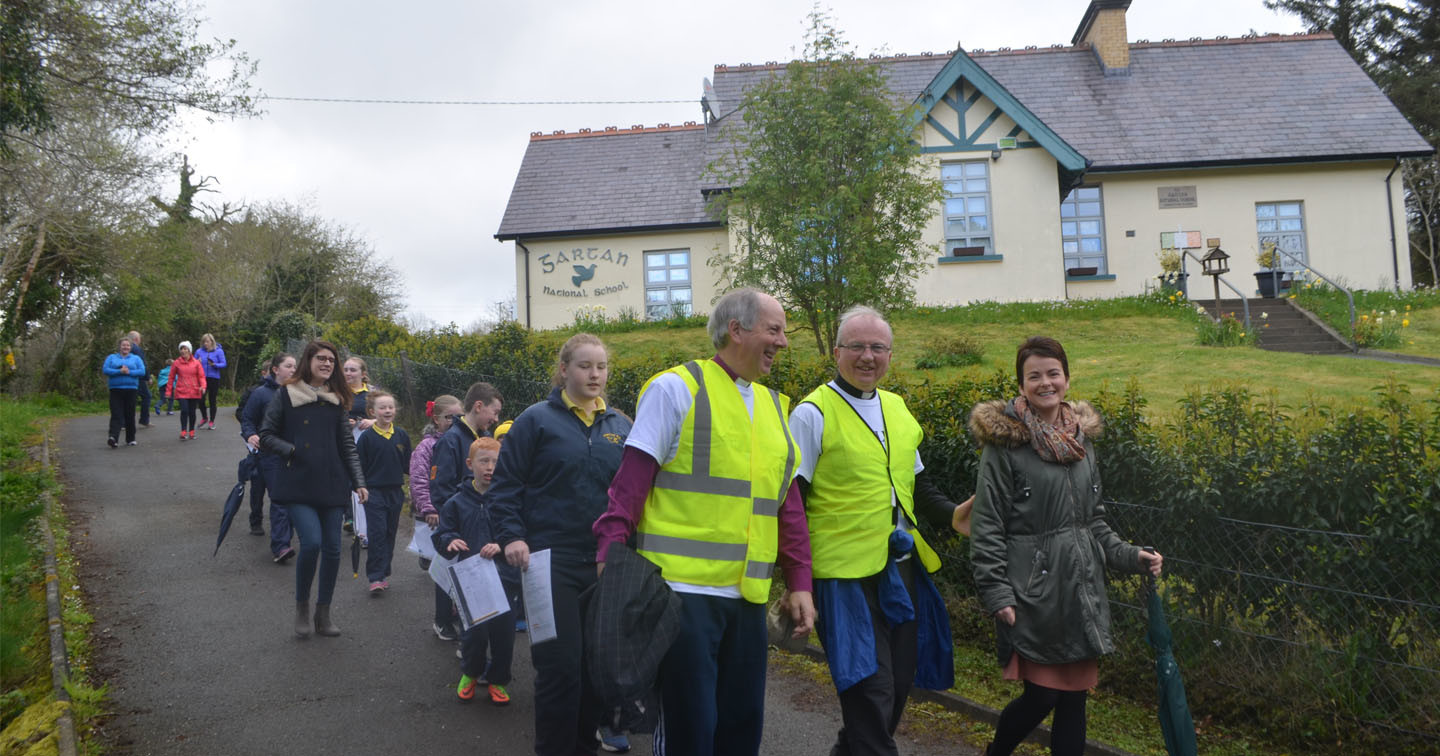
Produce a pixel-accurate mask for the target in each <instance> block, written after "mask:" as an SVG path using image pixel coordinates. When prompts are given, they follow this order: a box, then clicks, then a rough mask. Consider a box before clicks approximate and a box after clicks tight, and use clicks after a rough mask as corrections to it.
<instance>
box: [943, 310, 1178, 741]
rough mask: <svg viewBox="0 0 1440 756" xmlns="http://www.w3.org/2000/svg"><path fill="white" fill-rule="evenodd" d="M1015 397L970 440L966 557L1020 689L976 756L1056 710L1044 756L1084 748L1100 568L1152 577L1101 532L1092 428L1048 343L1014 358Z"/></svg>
mask: <svg viewBox="0 0 1440 756" xmlns="http://www.w3.org/2000/svg"><path fill="white" fill-rule="evenodd" d="M1015 373H1016V378H1017V379H1018V380H1019V382H1020V395H1019V396H1018V397H1016V398H1015V399H1012V400H1011V401H1009V402H1004V401H990V402H984V403H981V404H979V405H976V407H975V409H974V411H973V412H972V413H971V414H970V432H971V433H973V434H974V436H975V438H976V439H977V440H978V441H980V443H981V444H983V445H984V451H983V452H982V454H981V457H980V479H979V481H978V483H977V485H976V492H975V507H974V512H973V515H972V521H971V530H972V533H971V540H970V560H971V563H972V565H973V568H974V573H975V584H976V587H977V588H978V590H979V593H980V600H981V602H982V603H983V604H984V606H985V609H986V611H988V612H990V613H991V614H993V615H994V617H995V632H996V636H997V648H998V656H999V660H1000V664H1001V666H1002V667H1003V668H1004V676H1005V678H1006V679H1009V680H1020V681H1022V682H1023V683H1024V686H1025V690H1024V692H1023V693H1022V694H1021V695H1020V697H1019V698H1016V699H1015V700H1013V701H1011V702H1010V704H1009V705H1007V706H1006V707H1005V710H1004V711H1003V712H1002V713H1001V715H1000V723H999V725H997V726H996V730H995V740H994V741H992V742H991V743H990V746H989V747H988V748H987V749H986V751H985V753H986V754H987V756H1009V754H1010V753H1011V751H1013V750H1014V748H1015V746H1017V745H1019V744H1020V742H1021V741H1022V740H1024V739H1025V737H1026V736H1027V735H1029V734H1030V731H1031V730H1034V729H1035V727H1036V726H1037V725H1039V724H1040V722H1042V721H1044V719H1045V717H1046V716H1049V714H1050V712H1051V711H1054V712H1055V718H1054V721H1053V722H1052V723H1051V730H1052V736H1051V746H1050V752H1051V753H1052V754H1055V756H1069V755H1072V754H1080V753H1083V752H1084V750H1085V699H1086V694H1087V692H1088V691H1089V690H1090V688H1093V687H1094V686H1095V684H1096V681H1097V677H1098V663H1097V662H1098V659H1099V658H1100V656H1101V655H1102V654H1108V653H1110V652H1111V651H1114V650H1115V645H1114V643H1113V642H1112V641H1111V639H1110V605H1109V602H1108V601H1107V600H1106V598H1105V568H1106V567H1107V566H1108V567H1110V568H1111V569H1114V570H1118V571H1122V572H1132V573H1142V572H1146V571H1149V572H1150V573H1152V574H1155V575H1159V574H1160V567H1161V563H1162V559H1161V557H1160V555H1159V554H1158V553H1154V552H1145V551H1141V550H1140V548H1139V547H1137V546H1132V545H1130V544H1128V543H1126V542H1125V541H1123V540H1121V538H1120V536H1118V535H1116V534H1115V531H1113V530H1111V529H1110V526H1109V525H1107V524H1105V508H1104V506H1103V505H1102V504H1101V487H1100V468H1099V464H1098V463H1097V461H1096V459H1095V447H1094V446H1092V445H1091V439H1093V438H1095V437H1096V436H1098V435H1099V434H1100V431H1101V427H1102V424H1101V420H1100V416H1099V414H1097V413H1096V412H1095V410H1094V408H1092V407H1091V406H1090V405H1089V404H1087V403H1085V402H1067V401H1065V392H1066V390H1068V389H1069V387H1070V364H1069V360H1068V359H1067V358H1066V356H1065V348H1064V347H1062V346H1061V345H1060V342H1058V341H1056V340H1055V339H1051V338H1046V337H1043V336H1036V337H1033V338H1030V339H1028V340H1027V341H1025V343H1023V344H1021V345H1020V349H1019V351H1018V352H1017V353H1016V355H1015Z"/></svg>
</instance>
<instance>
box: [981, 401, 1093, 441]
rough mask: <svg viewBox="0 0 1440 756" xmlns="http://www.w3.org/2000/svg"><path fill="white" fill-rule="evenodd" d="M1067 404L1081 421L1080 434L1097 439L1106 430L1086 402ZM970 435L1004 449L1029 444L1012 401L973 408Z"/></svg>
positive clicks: (1027, 436)
mask: <svg viewBox="0 0 1440 756" xmlns="http://www.w3.org/2000/svg"><path fill="white" fill-rule="evenodd" d="M1066 404H1069V405H1070V408H1071V409H1073V410H1075V417H1076V418H1077V419H1078V420H1079V421H1080V431H1081V432H1082V433H1084V434H1085V438H1086V439H1087V440H1093V439H1096V438H1099V437H1100V434H1101V433H1102V432H1104V430H1105V422H1104V420H1102V419H1101V418H1100V413H1099V412H1097V411H1095V408H1094V407H1092V406H1091V405H1090V403H1089V402H1085V401H1075V402H1066ZM970 435H972V436H974V437H975V440H976V441H978V442H980V443H981V444H990V445H992V446H999V447H1002V448H1006V449H1013V448H1015V447H1017V446H1024V445H1025V444H1028V443H1030V429H1029V428H1026V427H1025V423H1023V422H1021V421H1020V417H1019V416H1018V415H1016V414H1015V403H1014V400H1011V401H1005V400H1001V399H992V400H990V401H988V402H981V403H979V404H977V405H975V409H973V410H971V411H970Z"/></svg>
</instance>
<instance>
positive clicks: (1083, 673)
mask: <svg viewBox="0 0 1440 756" xmlns="http://www.w3.org/2000/svg"><path fill="white" fill-rule="evenodd" d="M1003 675H1004V677H1005V679H1006V680H1028V681H1030V682H1032V683H1035V684H1036V685H1042V686H1044V687H1046V688H1050V689H1052V690H1068V691H1080V690H1090V689H1091V688H1093V687H1095V686H1096V684H1098V683H1099V682H1100V663H1099V661H1098V660H1096V659H1082V660H1080V661H1074V662H1065V663H1064V664H1041V663H1040V662H1034V661H1030V660H1029V659H1026V658H1025V657H1023V656H1021V655H1020V654H1011V655H1010V663H1009V664H1006V665H1005V671H1004V673H1003Z"/></svg>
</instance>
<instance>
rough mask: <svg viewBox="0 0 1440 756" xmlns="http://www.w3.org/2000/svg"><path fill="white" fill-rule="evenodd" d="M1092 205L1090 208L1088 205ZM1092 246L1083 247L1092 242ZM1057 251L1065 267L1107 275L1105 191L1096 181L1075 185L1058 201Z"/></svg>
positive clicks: (1066, 268)
mask: <svg viewBox="0 0 1440 756" xmlns="http://www.w3.org/2000/svg"><path fill="white" fill-rule="evenodd" d="M1092 205H1093V207H1091V206H1092ZM1091 242H1093V244H1089V245H1088V246H1091V247H1092V248H1091V249H1086V246H1087V243H1091ZM1060 253H1061V254H1062V255H1064V257H1065V270H1070V269H1071V268H1089V267H1094V268H1095V274H1096V275H1099V276H1105V275H1109V274H1110V255H1109V254H1108V253H1107V252H1106V250H1105V193H1104V192H1103V191H1101V189H1100V185H1099V184H1085V185H1082V186H1077V187H1075V188H1074V189H1071V190H1070V193H1069V194H1067V195H1065V198H1064V199H1062V200H1060Z"/></svg>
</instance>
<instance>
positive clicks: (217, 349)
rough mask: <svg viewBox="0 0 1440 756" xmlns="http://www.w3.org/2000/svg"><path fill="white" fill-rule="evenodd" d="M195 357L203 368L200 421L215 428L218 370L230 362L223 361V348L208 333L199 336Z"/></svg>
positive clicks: (212, 335) (218, 387) (218, 383)
mask: <svg viewBox="0 0 1440 756" xmlns="http://www.w3.org/2000/svg"><path fill="white" fill-rule="evenodd" d="M195 359H197V360H199V361H200V366H201V367H203V368H205V396H204V397H203V398H202V399H201V400H200V423H201V424H202V425H204V424H206V423H209V424H210V430H215V397H216V396H217V395H218V394H219V393H220V370H221V369H222V368H224V367H225V366H226V365H228V364H230V363H228V362H226V361H225V349H224V348H223V347H221V346H220V344H219V342H217V341H215V335H214V334H210V333H207V334H205V335H204V336H201V337H200V348H199V349H198V350H196V351H195ZM207 404H208V405H210V409H209V411H208V412H207V411H206V409H205V405H207Z"/></svg>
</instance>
